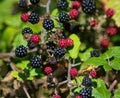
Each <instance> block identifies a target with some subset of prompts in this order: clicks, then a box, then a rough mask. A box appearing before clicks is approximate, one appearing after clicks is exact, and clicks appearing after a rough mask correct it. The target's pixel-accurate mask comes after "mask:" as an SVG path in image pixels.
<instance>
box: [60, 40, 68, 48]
mask: <svg viewBox="0 0 120 98" xmlns="http://www.w3.org/2000/svg"><path fill="white" fill-rule="evenodd" d="M58 45H59V46H60V47H61V48H65V47H66V46H67V45H66V39H60V40H59V42H58Z"/></svg>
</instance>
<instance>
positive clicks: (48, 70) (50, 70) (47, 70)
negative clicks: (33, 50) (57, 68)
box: [44, 66, 53, 74]
mask: <svg viewBox="0 0 120 98" xmlns="http://www.w3.org/2000/svg"><path fill="white" fill-rule="evenodd" d="M52 71H53V70H52V68H51V67H50V66H48V67H45V69H44V73H45V74H50V73H51V72H52Z"/></svg>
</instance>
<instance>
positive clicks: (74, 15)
mask: <svg viewBox="0 0 120 98" xmlns="http://www.w3.org/2000/svg"><path fill="white" fill-rule="evenodd" d="M69 16H70V17H71V18H73V19H75V18H78V16H79V12H78V10H76V9H71V10H70V12H69Z"/></svg>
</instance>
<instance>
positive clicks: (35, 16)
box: [28, 12, 39, 24]
mask: <svg viewBox="0 0 120 98" xmlns="http://www.w3.org/2000/svg"><path fill="white" fill-rule="evenodd" d="M28 21H29V22H30V23H31V24H37V23H38V22H39V15H38V14H36V13H35V12H32V13H31V14H30V15H29V17H28Z"/></svg>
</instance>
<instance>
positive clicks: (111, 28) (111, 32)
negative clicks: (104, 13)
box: [107, 27, 117, 36]
mask: <svg viewBox="0 0 120 98" xmlns="http://www.w3.org/2000/svg"><path fill="white" fill-rule="evenodd" d="M107 33H108V35H110V36H113V35H115V34H116V33H117V29H116V28H115V27H108V28H107Z"/></svg>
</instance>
